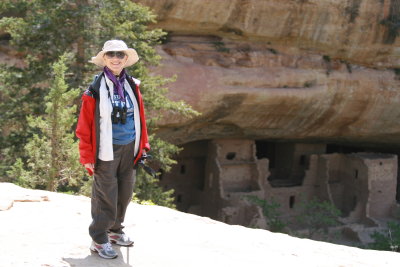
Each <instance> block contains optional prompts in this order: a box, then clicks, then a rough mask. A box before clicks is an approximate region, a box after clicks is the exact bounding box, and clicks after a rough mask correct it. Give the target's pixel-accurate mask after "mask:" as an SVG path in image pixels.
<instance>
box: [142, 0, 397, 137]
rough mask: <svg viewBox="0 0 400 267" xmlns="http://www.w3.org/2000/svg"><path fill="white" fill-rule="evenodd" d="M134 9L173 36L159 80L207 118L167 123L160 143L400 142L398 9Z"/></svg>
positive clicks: (313, 4) (252, 5) (229, 5)
mask: <svg viewBox="0 0 400 267" xmlns="http://www.w3.org/2000/svg"><path fill="white" fill-rule="evenodd" d="M138 2H140V3H143V4H146V5H148V6H150V7H151V8H153V9H154V10H155V12H156V13H157V14H158V15H159V23H158V24H157V25H156V26H157V27H161V28H164V29H166V30H168V31H170V38H169V39H168V41H167V42H166V43H165V44H163V45H162V46H160V48H159V51H160V53H161V55H162V56H163V58H164V65H163V66H162V67H160V68H158V69H156V70H155V72H158V73H161V74H163V75H167V76H170V75H173V74H177V75H178V76H177V77H178V78H177V81H176V82H175V83H173V84H171V85H170V95H171V97H172V98H173V99H176V100H181V99H183V100H185V101H186V102H188V103H189V104H191V105H192V106H193V107H194V108H195V109H196V110H198V111H200V112H201V113H202V115H201V116H198V117H196V118H193V119H190V120H189V119H184V118H178V117H176V116H173V115H171V116H167V119H165V121H163V122H162V123H161V125H160V126H161V129H160V131H159V134H160V135H163V136H165V137H167V138H169V139H170V140H172V141H174V142H176V143H186V142H190V141H195V140H202V139H214V138H232V137H234V138H253V139H291V140H302V141H304V140H306V141H307V140H309V141H321V142H365V143H397V142H399V141H400V123H399V122H398V121H399V118H400V108H398V107H399V104H400V94H399V89H400V78H399V76H400V74H399V73H400V71H399V66H400V56H399V55H400V48H399V44H400V41H399V38H397V35H398V28H395V26H394V24H391V23H392V22H393V23H394V22H396V21H397V20H398V18H399V17H398V16H400V1H397V0H392V1H388V0H382V1H372V0H364V1H362V0H353V1H327V0H324V1H312V0H305V1H289V0H286V1H274V0H270V1H251V0H245V1H244V0H242V1H239V0H237V1H227V0H226V1H186V0H175V1H172V0H170V1H167V0H165V1H154V0H153V1H151V0H140V1H138ZM389 22H390V23H389ZM396 25H397V24H396Z"/></svg>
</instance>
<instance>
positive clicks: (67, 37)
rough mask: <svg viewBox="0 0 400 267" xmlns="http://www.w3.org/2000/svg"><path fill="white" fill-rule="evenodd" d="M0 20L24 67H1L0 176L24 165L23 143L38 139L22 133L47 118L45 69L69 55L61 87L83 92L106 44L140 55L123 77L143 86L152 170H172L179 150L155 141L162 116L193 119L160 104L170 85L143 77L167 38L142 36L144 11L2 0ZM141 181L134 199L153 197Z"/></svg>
mask: <svg viewBox="0 0 400 267" xmlns="http://www.w3.org/2000/svg"><path fill="white" fill-rule="evenodd" d="M0 14H7V15H8V16H4V17H3V18H2V19H0V29H3V30H4V31H6V32H8V33H10V35H11V41H10V44H11V45H12V46H13V47H14V48H15V49H16V50H17V51H18V52H19V53H20V54H22V55H24V56H23V59H24V62H25V65H26V66H25V67H24V68H17V67H10V66H5V65H4V66H2V68H0V100H1V103H0V112H1V113H2V114H5V115H4V116H3V117H1V118H0V123H1V125H2V133H1V134H0V136H1V139H0V142H1V143H0V145H1V156H0V158H1V160H2V161H1V163H0V165H1V166H0V171H3V173H4V172H5V171H7V170H9V167H8V166H11V165H12V163H14V162H15V161H16V159H17V158H21V160H20V161H19V162H18V164H20V165H21V163H24V162H28V161H29V157H28V156H26V155H25V154H24V153H25V152H24V147H25V146H24V144H25V143H26V141H25V140H32V138H34V137H35V134H36V135H37V134H38V133H36V132H35V130H34V129H35V128H28V127H27V126H28V123H27V120H26V118H27V115H32V116H40V115H43V114H45V109H44V107H43V105H41V103H43V101H44V97H45V95H46V92H47V91H46V90H47V89H46V86H45V85H46V82H47V81H48V80H49V78H50V75H49V71H48V69H49V65H50V64H52V63H53V62H55V61H56V60H57V59H58V58H59V57H60V55H62V54H64V53H66V52H68V53H69V54H70V55H71V58H72V59H73V60H72V64H71V65H70V72H68V75H66V82H67V83H68V84H69V85H70V87H71V88H81V89H82V90H83V89H85V88H86V87H87V85H88V84H89V83H90V81H91V80H92V79H93V75H94V74H96V73H97V72H98V70H95V66H94V65H93V64H89V63H87V62H88V60H89V59H90V57H91V56H94V55H95V54H96V53H97V52H98V51H99V50H100V48H101V46H102V45H103V43H104V42H105V41H106V40H109V39H121V40H124V41H125V42H126V43H127V44H128V46H129V47H133V48H135V49H136V50H137V52H138V54H139V57H140V61H139V63H137V64H135V65H133V66H132V67H131V68H129V69H128V72H130V74H132V75H133V76H135V77H136V78H138V79H140V80H141V81H142V85H141V91H142V94H143V97H144V101H145V105H146V111H147V114H151V116H148V126H149V133H150V142H151V144H153V143H154V144H155V145H154V146H153V147H152V154H153V156H154V158H155V162H157V165H159V166H160V168H163V169H165V170H167V169H168V168H170V165H171V164H172V163H174V161H173V160H172V158H171V157H172V155H173V154H174V153H176V152H177V151H178V150H179V149H178V147H176V146H174V145H172V144H169V143H167V142H165V141H163V140H160V139H158V138H157V137H156V135H155V132H156V124H157V121H158V120H159V119H160V118H161V117H160V115H159V114H162V112H161V111H168V112H173V113H180V114H184V115H187V116H192V115H195V114H196V112H194V111H193V110H192V109H191V108H190V107H189V106H187V105H186V104H185V103H183V102H173V101H171V100H170V99H168V98H167V97H166V96H165V94H166V92H167V89H166V88H165V87H164V86H165V85H166V84H167V83H169V82H171V81H172V80H173V79H171V78H165V77H162V76H157V75H155V76H153V75H150V73H149V70H148V68H149V67H150V66H154V65H157V64H159V61H160V56H159V55H157V53H156V51H155V49H154V46H155V45H157V44H159V43H160V42H161V40H162V39H163V38H164V37H165V35H166V33H165V32H163V31H162V30H160V29H149V28H148V26H147V25H149V24H150V23H154V22H155V16H154V15H153V14H152V13H151V12H150V10H149V9H148V8H147V7H144V6H141V5H139V4H136V3H133V2H132V1H129V0H119V1H116V0H70V1H64V0H53V1H45V0H19V1H13V0H3V1H1V3H0ZM6 128H7V129H9V130H8V131H7V132H5V129H6ZM38 142H39V141H38ZM14 173H15V172H14ZM0 176H1V174H0ZM144 176H145V174H143V173H141V174H140V175H139V177H138V180H139V182H138V185H139V186H138V187H137V190H138V192H137V196H138V197H139V198H141V199H146V200H148V199H151V198H154V197H153V196H152V194H150V193H145V192H149V191H151V190H150V189H151V188H153V189H154V188H157V185H155V180H154V179H152V178H150V177H147V179H144V178H143V177H144ZM9 179H11V178H9ZM148 189H149V190H148ZM153 191H154V190H153ZM170 194H171V192H170ZM170 194H169V195H170Z"/></svg>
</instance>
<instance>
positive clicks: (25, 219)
mask: <svg viewBox="0 0 400 267" xmlns="http://www.w3.org/2000/svg"><path fill="white" fill-rule="evenodd" d="M10 199H11V201H12V200H13V199H15V200H18V201H16V202H14V201H13V202H12V203H13V205H12V207H10V208H9V209H6V210H2V211H0V225H1V228H0V245H1V253H0V266H4V267H8V266H29V267H35V266H57V267H61V266H81V267H90V266H135V267H136V266H137V267H142V266H146V267H149V266H174V267H177V266H185V267H187V266H345V267H350V266H360V267H361V266H363V267H365V266H376V267H382V266H398V265H399V262H400V254H398V253H393V252H378V251H372V250H362V249H358V248H352V247H346V246H339V245H333V244H329V243H324V242H316V241H311V240H307V239H299V238H293V237H290V236H288V235H284V234H275V233H271V232H268V231H265V230H258V229H249V228H245V227H241V226H231V225H227V224H224V223H220V222H217V221H213V220H211V219H209V218H204V217H199V216H195V215H190V214H185V213H182V212H178V211H175V210H171V209H168V208H164V207H158V206H142V205H137V204H131V205H130V207H129V210H128V214H127V217H126V232H127V234H129V235H130V236H132V237H133V238H134V240H135V246H134V247H133V248H130V249H128V248H120V247H115V248H116V250H117V251H118V253H119V255H120V256H119V257H118V258H117V259H114V260H104V259H101V258H99V257H98V255H96V254H91V253H90V251H89V249H88V247H89V244H90V238H89V236H88V233H87V227H88V225H89V223H90V199H89V198H86V197H81V196H70V195H65V194H59V193H51V192H46V191H40V190H28V189H23V188H20V187H18V186H16V185H13V184H9V183H0V203H5V202H9V201H10ZM24 199H25V201H23V202H21V201H22V200H24Z"/></svg>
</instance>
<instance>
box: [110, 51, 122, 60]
mask: <svg viewBox="0 0 400 267" xmlns="http://www.w3.org/2000/svg"><path fill="white" fill-rule="evenodd" d="M106 56H107V57H108V58H113V57H117V58H119V59H123V58H124V57H125V56H126V54H125V53H124V52H121V51H108V52H107V53H106Z"/></svg>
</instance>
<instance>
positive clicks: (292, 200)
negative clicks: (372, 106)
mask: <svg viewBox="0 0 400 267" xmlns="http://www.w3.org/2000/svg"><path fill="white" fill-rule="evenodd" d="M294 203H295V198H294V196H290V198H289V208H291V209H293V207H294Z"/></svg>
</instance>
